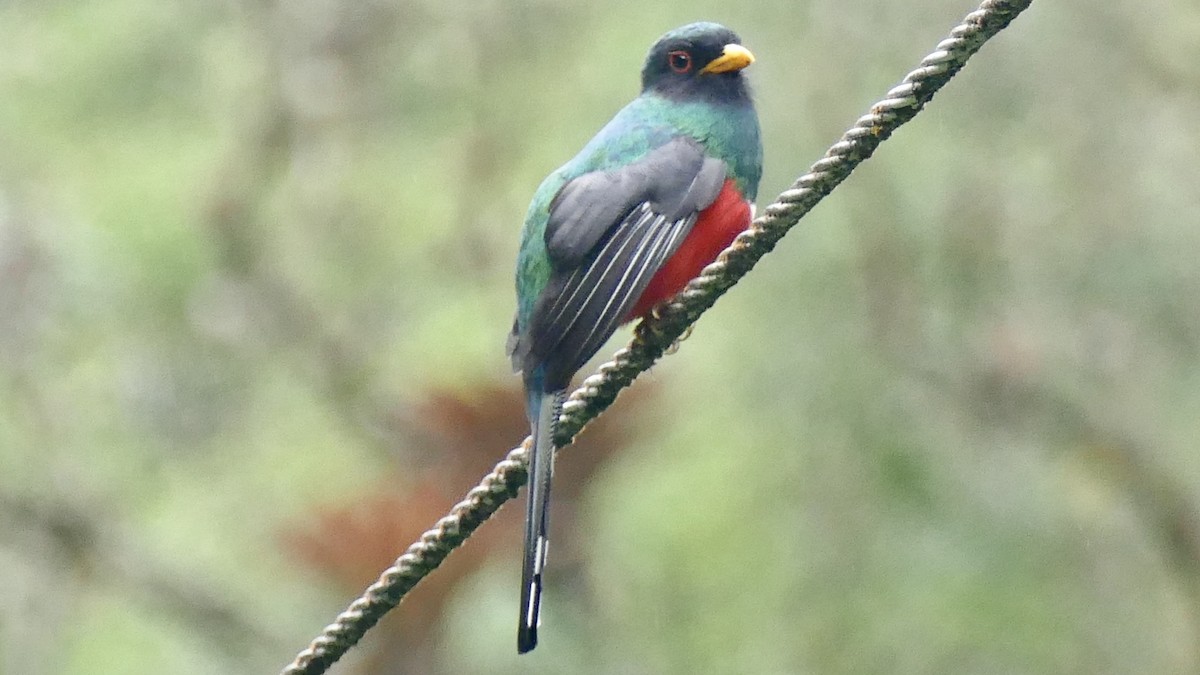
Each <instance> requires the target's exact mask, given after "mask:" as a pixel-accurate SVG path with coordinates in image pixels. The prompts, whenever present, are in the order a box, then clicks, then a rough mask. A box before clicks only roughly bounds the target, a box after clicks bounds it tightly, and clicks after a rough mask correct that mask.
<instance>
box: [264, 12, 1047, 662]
mask: <svg viewBox="0 0 1200 675" xmlns="http://www.w3.org/2000/svg"><path fill="white" fill-rule="evenodd" d="M1032 1H1033V0H984V2H983V3H982V4H981V5H980V6H979V9H977V10H975V11H974V12H971V13H970V14H968V15H967V16H966V17H965V18H964V19H963V21H962V23H960V24H959V25H958V26H956V27H955V28H954V29H953V30H951V31H950V37H948V38H946V39H945V40H942V41H941V42H940V43H938V45H937V47H936V49H935V50H934V51H933V53H931V54H929V55H928V56H926V57H925V58H924V59H922V60H921V63H920V65H919V66H918V67H917V68H916V69H915V70H913V71H912V72H910V73H909V74H908V75H906V76H905V78H904V80H903V81H902V82H901V83H900V84H899V85H897V86H896V87H894V88H893V89H892V90H891V91H889V92H887V94H885V96H884V98H883V100H881V101H879V102H878V103H876V104H875V105H874V106H872V107H871V110H870V112H869V113H868V114H866V115H864V116H862V117H860V118H859V119H858V121H856V122H855V123H854V126H853V127H851V128H850V129H849V130H848V131H846V133H845V134H843V135H842V138H841V139H840V140H839V141H838V142H837V143H835V144H834V145H833V146H832V147H831V148H829V150H828V151H827V152H826V153H825V156H824V157H823V158H822V159H820V160H819V161H818V162H817V163H816V164H813V166H812V167H811V168H810V169H809V172H808V173H806V174H804V175H803V176H801V177H800V178H799V179H797V180H796V182H795V183H794V184H793V185H792V186H791V187H790V188H788V189H787V190H785V191H784V192H783V193H782V194H780V195H779V197H778V198H776V200H775V201H774V202H773V203H771V204H770V205H769V206H767V207H766V208H765V209H763V214H762V215H761V216H760V217H758V218H757V219H756V220H755V221H754V222H753V223H752V224H751V226H750V228H749V229H747V230H746V231H745V232H743V233H741V234H740V235H738V237H737V238H736V239H735V240H734V242H733V244H732V245H731V246H730V247H729V248H728V249H726V250H725V251H723V252H722V253H721V255H720V256H718V257H717V260H716V261H715V262H714V263H713V264H711V265H709V266H708V267H706V268H704V270H703V271H702V272H701V274H700V276H699V277H697V278H695V279H693V280H692V281H691V282H690V283H688V285H687V287H686V288H684V290H683V291H682V292H680V293H679V295H677V296H676V297H675V298H673V299H672V300H671V301H670V302H668V303H667V304H665V305H663V306H661V307H659V308H658V309H657V310H655V312H654V314H653V316H652V317H651V318H649V319H647V320H645V321H643V322H641V323H640V324H638V327H637V329H636V330H635V332H634V338H633V340H632V341H631V342H630V343H629V345H628V346H626V347H624V348H622V349H620V350H618V351H617V352H616V353H615V354H614V355H613V358H612V360H611V361H609V362H607V363H605V364H603V365H601V366H600V367H599V368H598V369H597V371H596V373H595V374H593V375H591V376H589V377H588V378H587V379H585V380H584V381H583V383H582V384H581V385H580V387H579V388H578V389H576V390H575V391H574V392H572V393H571V395H570V397H568V399H567V401H566V403H565V404H564V405H563V412H562V416H561V417H560V418H559V422H558V427H557V432H556V434H555V438H554V443H555V446H556V447H559V448H561V447H564V446H566V445H569V444H570V443H571V441H572V439H574V437H575V436H576V435H577V434H578V433H579V432H580V431H581V430H582V429H583V427H584V426H585V425H586V424H587V423H588V422H590V421H591V420H593V419H595V418H596V416H597V415H599V414H600V413H601V412H603V411H604V410H605V409H606V408H608V406H609V405H611V404H612V402H613V401H614V400H615V399H616V397H617V394H618V393H619V392H620V391H621V390H622V389H624V388H625V387H627V386H629V384H630V383H632V382H633V380H634V379H635V378H636V377H637V376H638V375H639V374H641V373H642V372H644V371H645V370H647V369H648V368H649V367H650V366H651V365H652V364H653V363H654V362H655V361H657V360H658V358H659V357H661V356H662V355H663V353H664V352H666V351H667V350H669V349H670V348H671V347H672V345H674V344H676V342H677V341H678V340H679V339H680V338H681V336H683V335H684V334H685V332H686V331H688V330H690V328H691V326H692V324H693V323H694V322H695V321H696V319H697V318H699V317H700V315H701V314H703V313H704V312H705V311H706V310H707V309H708V308H709V307H711V306H712V305H713V303H715V302H716V300H717V298H719V297H720V296H721V295H723V294H724V293H725V291H727V290H728V289H729V288H730V287H732V286H733V285H734V284H736V283H737V282H738V280H740V279H741V278H742V277H743V276H745V275H746V273H747V272H749V271H750V269H751V268H753V267H754V265H755V264H756V263H757V262H758V261H759V259H761V258H762V257H763V256H764V255H766V254H767V253H768V252H770V251H771V249H773V248H774V247H775V244H777V243H778V242H779V240H780V239H781V238H782V237H783V235H785V234H787V232H788V230H790V229H791V228H792V227H794V226H795V225H796V223H797V222H799V220H800V218H802V217H803V216H804V215H805V214H807V213H808V212H809V211H811V210H812V208H813V207H814V206H816V204H817V203H818V202H819V201H821V199H823V198H824V197H825V196H826V195H828V194H829V193H830V192H831V191H832V190H833V189H834V188H835V187H837V186H838V185H839V184H840V183H841V182H842V181H844V180H845V179H846V178H847V177H848V176H849V175H850V173H851V172H852V171H853V170H854V169H855V168H856V167H857V166H858V165H859V164H861V163H862V162H863V161H864V160H865V159H867V158H868V157H870V156H871V154H872V153H873V152H874V151H875V148H877V147H878V146H879V144H880V143H882V142H883V141H884V140H886V139H887V138H888V137H889V136H891V135H892V133H893V132H894V131H895V130H896V129H897V128H899V127H900V125H902V124H904V123H905V122H908V121H909V120H910V119H912V118H913V117H914V116H916V114H917V113H918V112H920V111H921V109H922V108H924V107H925V104H926V103H928V102H929V101H930V99H932V98H933V95H934V94H935V93H937V91H938V90H940V89H941V88H942V87H943V86H944V85H945V84H946V82H948V81H949V80H950V78H952V77H954V75H955V74H956V73H958V71H959V70H961V69H962V67H963V66H964V65H965V64H966V62H967V60H968V59H969V58H970V57H971V56H972V55H974V54H975V52H977V51H979V48H980V47H981V46H983V43H985V42H987V41H988V40H989V39H991V38H992V37H993V36H995V35H996V34H997V33H999V32H1000V31H1001V30H1003V29H1004V28H1005V27H1006V26H1008V24H1009V23H1011V22H1012V20H1013V19H1015V18H1016V17H1017V15H1018V14H1020V13H1021V12H1022V11H1024V10H1025V9H1026V8H1028V7H1029V5H1030V4H1031V3H1032ZM529 443H530V439H528V438H526V439H525V442H524V443H523V444H522V445H521V446H519V447H517V448H514V449H513V450H511V451H510V452H509V453H508V455H507V456H506V457H505V458H504V460H503V461H501V462H500V463H499V464H497V465H496V467H495V468H494V469H493V470H492V471H491V472H490V473H488V474H487V475H486V476H484V477H483V480H481V481H480V483H479V485H478V486H476V487H475V488H473V489H472V490H471V491H470V492H468V493H467V495H466V497H464V498H463V500H462V501H461V502H459V503H457V504H455V505H454V507H453V508H452V509H450V513H449V515H446V516H445V517H443V518H441V519H440V520H438V521H437V523H435V524H434V526H433V528H432V529H430V530H429V531H427V532H425V533H424V534H422V535H421V537H420V539H418V540H417V542H416V543H414V544H413V545H411V546H409V547H408V550H407V551H406V552H405V553H404V555H402V556H400V557H399V558H398V559H397V560H396V562H395V563H394V564H393V565H392V566H391V567H389V568H388V569H386V570H384V572H383V574H382V575H381V576H380V577H379V580H378V581H376V582H375V583H374V584H371V586H370V587H368V588H367V589H366V591H365V592H364V593H363V595H362V596H361V597H360V598H358V599H357V600H355V601H354V602H353V603H352V604H351V605H350V606H349V607H348V608H347V609H346V610H345V611H343V612H342V613H341V614H339V615H338V616H337V618H336V619H334V621H333V623H331V624H329V625H328V626H326V627H325V629H324V630H322V631H321V635H320V636H318V637H317V638H316V639H315V640H313V641H312V643H311V644H310V645H309V646H308V647H307V648H306V649H305V650H304V651H302V652H300V653H299V654H298V655H297V656H296V659H295V660H294V661H293V662H292V663H291V664H290V665H288V666H287V667H286V668H284V669H283V671H282V672H281V675H320V674H321V673H324V672H325V671H326V670H327V669H328V668H329V666H330V665H332V664H333V663H334V662H335V661H337V660H338V659H339V658H341V657H342V655H344V654H345V653H346V651H347V650H348V649H349V648H350V647H352V646H354V644H356V643H357V642H358V641H359V640H360V639H361V638H362V636H363V635H364V634H365V633H366V632H367V631H368V630H369V629H370V628H371V627H372V626H374V625H375V624H376V623H377V622H378V621H379V619H380V618H382V617H383V615H384V614H386V613H387V612H388V611H390V610H391V609H392V608H393V607H395V606H396V605H397V604H399V602H400V600H401V599H403V598H404V596H405V595H406V594H407V593H408V592H409V591H410V590H412V588H413V586H415V585H416V584H417V582H419V581H420V580H421V579H423V578H424V577H425V576H426V575H428V574H429V573H430V572H431V571H433V570H434V569H435V568H436V567H437V566H438V565H440V564H441V563H442V561H443V560H445V558H446V556H447V555H449V554H450V552H451V551H452V550H454V549H455V548H457V547H458V546H459V545H460V544H461V543H462V542H463V541H465V540H466V539H467V537H469V536H471V534H472V533H473V532H474V531H475V529H476V528H478V527H479V526H480V525H481V524H483V522H484V521H485V520H487V519H488V518H490V517H491V516H492V515H493V514H494V513H496V511H498V510H499V509H500V507H501V505H503V504H504V503H505V502H506V501H508V500H509V499H511V498H512V497H514V496H516V494H517V491H518V490H519V489H520V487H521V486H522V485H524V484H525V482H526V480H527V479H528V474H527V472H526V469H527V462H528V457H527V451H528V448H529Z"/></svg>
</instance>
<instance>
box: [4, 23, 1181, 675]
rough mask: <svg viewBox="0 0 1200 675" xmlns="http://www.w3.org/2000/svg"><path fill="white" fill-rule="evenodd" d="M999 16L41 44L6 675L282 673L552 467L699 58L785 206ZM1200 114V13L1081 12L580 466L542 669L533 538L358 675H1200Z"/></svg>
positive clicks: (25, 208)
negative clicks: (575, 172)
mask: <svg viewBox="0 0 1200 675" xmlns="http://www.w3.org/2000/svg"><path fill="white" fill-rule="evenodd" d="M973 6H974V5H973V4H972V3H971V2H964V1H962V0H953V1H952V0H921V1H913V0H904V1H901V0H884V1H883V2H879V1H865V0H862V1H851V0H810V1H807V2H800V3H793V2H758V3H749V2H747V3H729V2H713V1H710V0H691V1H690V2H668V3H649V2H636V3H635V2H621V3H584V2H551V1H550V0H515V1H512V2H497V1H490V0H484V1H481V2H458V1H457V0H449V1H447V0H365V1H364V0H294V1H293V2H287V3H269V2H249V1H239V0H231V1H226V2H203V1H202V2H184V1H182V0H107V1H103V2H102V1H99V0H95V1H91V2H88V1H80V2H68V1H45V0H39V1H33V0H10V1H9V2H6V3H3V4H2V5H0V672H3V673H5V674H6V675H7V674H10V673H11V674H13V675H17V674H22V675H40V674H44V673H72V674H73V673H99V674H108V673H130V674H134V673H177V674H181V675H193V674H201V673H263V672H268V673H269V672H275V671H277V670H278V669H279V668H280V667H282V666H283V665H285V664H286V663H287V662H288V661H289V660H290V659H291V658H292V656H293V655H294V654H295V652H296V651H298V650H299V649H300V648H302V647H304V646H305V645H306V644H307V642H308V640H309V638H311V637H312V636H313V635H315V634H316V633H317V631H319V630H320V628H321V627H322V626H324V625H325V624H326V623H327V622H329V621H330V620H331V619H332V618H333V616H334V615H335V614H336V613H337V612H338V611H340V610H341V609H342V608H343V607H344V606H345V605H346V604H347V603H348V602H349V601H350V600H351V599H352V598H353V597H354V596H355V595H357V593H358V592H359V591H360V590H361V589H362V588H363V586H364V585H365V584H366V583H369V582H370V581H371V580H373V578H374V575H376V574H377V573H378V572H379V570H380V569H382V567H383V566H385V565H386V563H387V561H389V560H390V559H392V558H393V557H395V556H396V555H398V554H399V553H400V552H402V551H403V549H404V548H405V547H406V546H407V545H408V544H409V543H410V542H411V541H412V540H413V539H414V538H415V537H416V536H417V535H418V534H419V533H420V531H421V530H423V529H424V528H426V527H428V526H430V525H432V523H433V522H434V521H435V520H436V519H437V518H438V517H439V516H440V515H442V513H444V511H445V510H446V508H447V507H448V506H449V505H450V504H451V503H453V502H454V501H455V500H456V499H457V498H458V497H459V496H460V495H461V494H462V493H464V492H465V491H466V490H467V489H469V488H470V487H471V486H472V485H474V483H475V481H476V480H477V479H478V477H479V476H481V475H482V473H483V472H484V471H486V470H487V468H488V467H490V466H491V464H492V463H493V462H494V461H496V460H498V459H499V458H501V457H502V456H503V454H504V453H505V452H506V451H507V450H508V449H509V448H511V447H512V446H513V445H514V444H516V443H517V442H519V441H520V439H521V438H522V437H523V435H524V421H523V418H522V414H521V411H520V403H519V394H518V393H517V381H516V379H517V378H515V377H514V376H512V375H510V374H509V369H508V363H507V361H506V359H505V356H504V339H505V335H506V332H507V330H508V327H509V325H510V320H511V311H512V307H513V297H512V296H513V291H512V281H511V269H512V268H511V266H512V261H513V259H514V256H515V250H516V244H517V236H518V230H519V227H520V221H521V219H522V216H523V214H524V210H525V206H526V204H527V202H528V199H529V197H530V196H531V195H532V193H533V190H534V188H535V187H536V185H537V184H538V182H539V181H540V179H541V178H542V177H543V176H544V175H545V174H546V173H548V172H549V171H550V170H552V169H553V168H555V167H556V166H557V165H558V164H560V163H561V162H563V161H565V160H566V159H567V158H569V157H570V156H571V155H572V154H574V152H575V151H576V150H577V149H578V148H579V147H580V146H581V145H582V144H583V143H584V142H585V141H586V140H587V139H588V138H589V137H590V136H591V134H592V133H593V132H594V131H595V130H596V129H597V128H599V126H600V125H601V124H603V123H604V122H605V121H606V120H607V119H608V118H609V117H610V116H611V115H612V114H613V113H614V112H615V111H616V110H617V109H618V108H619V107H620V106H621V105H622V104H624V103H625V102H626V101H627V100H628V99H629V98H631V97H632V96H633V95H634V94H635V93H636V87H637V77H638V70H639V68H640V66H641V62H642V59H643V57H644V54H645V51H646V49H647V48H648V46H649V45H650V43H651V42H652V41H653V40H654V39H655V38H656V37H657V36H658V35H659V34H661V33H662V32H664V31H665V30H667V29H669V28H672V27H674V26H677V25H680V24H683V23H686V22H690V21H693V20H697V19H710V20H716V21H721V22H723V23H726V24H728V25H729V26H731V27H733V28H734V29H735V30H737V31H739V32H740V33H741V35H742V37H743V39H744V41H745V42H746V44H747V45H748V46H750V47H751V49H753V51H754V52H755V54H756V55H757V56H758V63H756V64H755V66H754V67H753V68H752V69H751V70H750V71H749V73H750V76H751V78H752V80H753V84H754V86H755V90H756V93H757V100H758V104H759V111H760V114H761V117H762V122H763V129H764V137H765V142H766V153H767V163H766V174H765V176H764V179H763V188H762V194H761V195H760V201H762V202H764V203H765V202H766V201H768V200H769V199H771V198H772V197H773V196H774V195H775V194H776V193H777V192H778V191H780V190H781V189H783V188H784V187H785V186H787V185H788V184H789V183H790V182H791V181H792V180H793V179H794V178H795V177H796V176H797V175H799V174H800V173H802V172H803V170H804V169H805V167H807V166H808V165H809V164H810V163H811V162H812V161H814V160H815V159H817V158H818V157H819V156H820V154H821V153H822V152H824V150H825V148H826V147H827V146H828V145H829V144H830V143H832V142H833V141H834V140H835V139H836V138H837V137H838V135H839V134H840V133H841V131H842V130H843V129H844V128H846V127H847V126H848V125H849V124H850V123H852V122H853V121H854V119H856V118H857V117H858V116H859V115H860V114H862V113H864V112H865V111H866V109H867V108H868V106H869V105H870V104H871V103H872V102H873V101H874V100H875V99H877V98H878V97H880V96H881V95H882V94H883V92H885V91H886V90H887V88H888V87H889V86H891V85H893V84H895V83H896V82H897V81H898V79H899V78H900V77H901V76H902V75H903V74H904V73H905V72H906V71H907V70H908V69H909V68H911V67H912V66H914V65H915V64H916V63H917V61H918V60H919V59H920V58H921V57H922V56H923V55H924V54H925V53H927V52H928V51H930V50H931V49H932V48H933V46H934V45H935V44H936V43H937V41H938V40H939V39H941V37H942V36H943V35H944V34H945V32H946V31H947V30H948V29H949V28H950V27H951V26H952V25H954V23H956V22H957V21H958V20H959V19H960V18H961V16H963V15H964V14H965V13H966V12H967V11H969V10H971V9H972V8H973ZM1198 111H1200V6H1198V5H1197V4H1196V3H1194V2H1191V1H1189V0H1148V1H1146V2H1139V3H1092V2H1084V1H1082V0H1074V1H1063V2H1047V1H1044V0H1043V1H1041V2H1036V3H1035V4H1034V7H1033V8H1032V9H1031V10H1030V11H1028V12H1027V13H1026V14H1025V15H1023V16H1022V17H1021V18H1020V19H1018V20H1017V22H1016V23H1015V24H1014V25H1013V26H1012V27H1011V28H1010V29H1009V30H1008V31H1006V32H1004V33H1002V34H1001V35H1000V36H999V38H998V39H997V40H995V41H994V42H993V43H991V44H989V45H987V46H986V47H985V49H984V50H983V52H982V53H981V54H980V55H979V56H978V57H977V58H976V60H975V61H974V62H972V63H971V64H970V65H969V66H968V68H967V69H966V71H965V72H964V73H963V74H962V75H961V76H960V77H958V78H957V79H956V80H954V81H953V82H952V83H951V84H950V86H949V87H948V88H947V89H946V90H945V91H944V92H943V93H942V94H941V95H940V96H939V98H938V99H936V100H935V101H934V103H933V104H932V105H931V106H930V107H929V109H928V110H927V111H926V112H925V113H924V114H922V115H921V116H919V117H918V118H917V120H916V121H915V122H914V123H913V124H911V125H910V126H908V127H906V128H905V129H903V130H902V131H901V132H900V133H899V134H898V135H897V136H896V137H895V138H894V139H892V140H891V141H889V142H887V143H886V144H884V145H883V146H882V148H881V149H880V151H879V152H878V154H877V156H876V157H875V158H874V159H872V160H871V161H869V162H868V163H867V164H866V165H864V166H863V167H862V168H861V169H860V170H859V172H858V173H857V174H855V176H854V177H853V178H852V179H850V180H849V181H848V182H847V184H846V185H844V186H843V187H842V188H841V189H839V190H838V191H837V192H835V193H834V194H833V196H832V197H830V198H829V199H827V200H826V201H825V202H824V203H822V204H821V205H820V206H819V207H818V208H817V209H816V211H815V212H814V213H813V214H812V215H811V217H809V218H807V219H806V220H805V221H804V223H803V226H802V227H800V228H799V229H798V230H797V231H796V232H794V233H793V234H792V235H791V236H789V237H788V239H787V240H786V241H785V242H784V243H783V244H782V245H781V246H780V247H779V248H778V249H777V250H776V251H775V252H774V253H773V254H772V255H770V256H769V257H768V258H767V259H765V260H764V261H763V263H762V264H761V265H760V266H759V268H758V269H756V270H755V271H754V272H753V273H752V274H751V275H750V276H749V277H748V278H747V279H746V280H745V282H744V283H742V284H741V285H739V286H738V287H737V288H735V289H734V290H733V291H732V292H731V293H730V294H729V296H727V297H726V298H725V299H723V300H721V302H720V303H718V305H717V306H716V307H715V308H714V309H713V311H712V312H710V313H709V314H708V315H706V316H705V317H704V318H703V319H702V321H701V322H700V324H699V326H698V327H697V330H696V332H695V334H694V335H693V336H692V337H691V338H690V339H689V340H688V341H687V342H685V343H684V344H683V348H682V349H681V351H680V353H679V354H677V355H675V356H672V357H670V358H667V359H666V360H664V362H663V363H662V364H661V365H659V366H657V367H656V368H655V369H654V370H653V371H652V372H651V373H650V374H649V375H647V376H646V377H644V378H643V379H644V380H645V381H644V382H641V383H639V385H638V386H636V387H634V389H633V390H631V391H630V392H629V393H628V395H625V396H622V398H621V399H620V400H619V401H618V403H617V404H616V406H615V407H614V408H613V409H612V410H611V411H610V413H611V414H610V415H606V418H608V423H607V424H605V425H597V426H596V427H595V428H594V429H589V430H588V432H587V433H586V434H585V436H587V437H588V438H585V439H584V441H583V442H584V443H585V444H586V445H587V447H586V448H585V447H580V448H576V449H573V450H571V451H568V452H566V453H564V455H563V457H562V460H561V462H560V476H561V477H560V479H559V481H558V484H557V485H556V495H560V496H559V499H558V504H557V505H556V512H555V515H554V521H553V522H554V531H555V553H554V555H553V556H552V570H551V575H550V579H549V584H550V589H549V595H548V599H547V603H548V605H547V607H546V610H545V620H546V624H545V626H544V629H543V644H542V646H541V647H539V649H538V650H537V651H536V652H534V653H533V654H532V655H530V656H527V657H523V658H520V659H518V658H517V656H516V654H515V642H514V638H515V628H516V618H517V616H516V615H517V597H518V589H517V582H518V576H519V570H518V555H519V552H518V545H519V541H520V538H521V531H520V525H519V521H520V515H521V514H520V511H521V509H520V508H515V507H509V508H507V509H505V511H504V512H503V513H502V514H501V516H500V517H498V518H497V520H496V522H493V523H489V524H487V525H486V526H485V527H484V528H483V529H482V530H481V531H480V532H479V533H478V536H477V537H476V538H474V539H473V540H472V541H470V542H469V543H468V544H467V546H466V547H465V548H464V549H463V550H462V551H460V552H458V553H456V554H455V555H454V556H452V559H451V561H450V563H448V565H447V568H446V569H444V570H439V571H438V572H437V573H435V574H434V575H433V576H432V577H431V578H430V579H429V580H428V583H426V584H423V585H422V587H421V588H419V589H418V592H417V593H415V594H414V595H413V597H412V598H411V599H410V601H406V603H405V604H404V605H403V606H402V607H401V609H400V610H398V611H397V612H396V613H395V614H394V615H393V616H392V617H390V618H389V619H388V620H387V621H385V622H384V624H382V625H381V626H380V627H379V628H378V629H377V630H376V631H374V632H373V633H372V634H371V635H369V636H368V638H367V639H366V640H365V641H364V642H363V643H362V645H361V646H360V647H359V648H357V649H356V650H354V652H353V653H352V655H351V656H350V657H348V658H347V659H345V660H344V661H343V662H342V663H339V664H338V665H337V666H336V667H335V668H334V671H333V672H335V673H342V674H351V673H353V674H359V673H396V674H401V673H473V672H478V673H525V672H533V673H562V672H597V673H696V672H714V673H716V672H722V673H725V672H728V673H732V672H746V673H1193V672H1197V671H1198V670H1200V648H1198V644H1200V640H1198V638H1200V453H1198V448H1197V445H1198V443H1197V439H1198V438H1200V367H1198V360H1200V222H1198V221H1200V112H1198ZM626 338H627V333H624V332H623V333H621V335H620V336H619V337H618V338H617V340H616V341H614V344H613V346H610V347H608V348H606V349H605V350H603V351H602V353H601V355H602V356H603V355H607V354H609V353H611V351H612V349H614V348H615V346H616V345H617V344H618V341H619V342H623V341H624V340H625V339H626ZM522 499H523V495H522Z"/></svg>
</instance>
